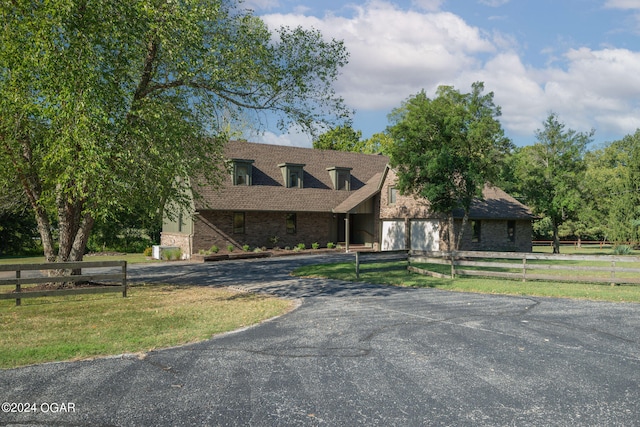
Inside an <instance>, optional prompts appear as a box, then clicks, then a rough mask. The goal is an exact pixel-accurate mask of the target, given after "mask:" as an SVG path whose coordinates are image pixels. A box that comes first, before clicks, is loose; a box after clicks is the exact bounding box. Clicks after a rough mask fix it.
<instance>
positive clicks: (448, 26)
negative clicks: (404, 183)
mask: <svg viewBox="0 0 640 427" xmlns="http://www.w3.org/2000/svg"><path fill="white" fill-rule="evenodd" d="M436 3H438V2H436ZM425 4H427V3H425ZM429 4H432V5H434V4H435V3H429ZM607 5H609V6H610V7H613V6H614V5H615V6H616V7H626V8H630V7H632V6H634V7H635V6H637V8H639V9H640V0H637V1H635V2H631V1H630V0H627V1H623V0H610V1H609V2H608V3H607ZM351 10H352V11H353V13H352V14H350V15H349V16H348V17H341V16H335V15H326V16H325V17H323V18H316V17H310V16H304V15H302V14H295V15H294V14H290V15H266V16H264V17H263V19H264V20H265V22H267V23H268V24H269V25H270V26H272V27H276V26H280V25H289V26H293V25H302V26H303V27H314V28H317V29H319V30H320V31H321V32H322V33H323V34H325V35H326V36H327V37H333V38H337V39H341V40H344V42H345V45H346V47H347V49H348V50H349V52H350V54H351V58H350V63H349V65H348V66H347V67H345V69H344V70H343V73H342V75H341V77H340V79H339V81H338V82H337V84H336V89H337V90H338V92H339V93H340V94H341V95H342V96H343V97H344V98H345V100H346V102H347V104H348V105H349V107H351V108H354V109H356V110H360V111H365V110H366V111H386V112H388V111H390V110H391V109H393V108H395V107H398V106H399V105H400V104H401V102H402V101H403V100H405V99H406V98H407V97H409V96H411V95H413V94H415V93H417V92H418V91H420V90H421V89H425V90H426V91H427V92H428V94H429V95H433V94H434V93H435V89H436V87H437V86H438V85H441V84H448V85H454V86H455V87H456V88H458V89H459V90H461V91H468V90H469V89H470V86H471V83H473V82H474V81H483V82H485V88H486V89H487V90H488V91H493V92H494V93H495V101H496V104H498V105H500V106H501V107H502V113H503V116H502V119H501V120H502V123H503V125H504V127H505V129H506V131H507V133H508V134H509V135H510V136H512V137H514V138H516V137H522V138H526V137H529V138H530V137H532V136H533V133H534V131H535V130H536V129H538V128H540V127H541V126H542V122H543V121H544V119H545V118H546V116H547V115H548V114H549V112H551V111H554V112H556V113H558V114H559V117H560V119H561V120H562V121H563V122H564V123H566V125H567V126H568V127H570V128H573V129H576V130H579V131H588V130H590V129H591V128H595V129H596V130H597V133H596V136H598V135H600V136H601V137H602V136H603V135H624V134H628V133H632V132H634V131H635V130H636V128H640V52H637V51H631V50H627V49H616V48H602V49H600V50H592V49H588V48H582V49H566V48H565V49H564V50H562V47H561V48H560V49H554V52H553V53H554V57H555V60H554V61H553V62H551V63H549V64H547V65H546V66H543V67H538V68H535V67H532V66H530V65H528V64H526V63H525V62H524V61H523V59H522V56H521V55H520V54H519V53H518V52H519V46H518V44H517V40H516V39H515V38H514V36H512V35H509V34H499V33H493V34H489V33H486V32H484V31H482V30H481V29H479V28H477V27H473V26H471V25H469V24H467V23H466V22H465V21H464V20H463V19H462V18H460V17H459V16H457V15H455V14H452V13H448V12H442V11H440V12H424V11H423V12H420V11H417V10H402V9H400V8H398V7H396V6H393V5H391V4H389V3H387V2H383V1H375V2H369V3H366V4H365V5H364V6H352V9H351ZM386 125H387V123H380V125H379V129H378V130H377V131H382V130H383V129H384V128H385V127H386ZM280 138H282V139H280ZM264 139H265V140H269V141H272V142H273V141H278V143H285V144H289V145H302V146H309V142H308V138H307V139H306V140H303V138H301V137H298V136H282V137H276V136H275V135H268V134H267V135H266V136H265V138H264Z"/></svg>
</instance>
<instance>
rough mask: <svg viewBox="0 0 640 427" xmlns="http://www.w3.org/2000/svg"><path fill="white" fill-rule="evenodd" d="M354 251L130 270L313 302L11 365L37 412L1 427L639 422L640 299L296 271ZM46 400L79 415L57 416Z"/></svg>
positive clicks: (2, 397) (2, 389) (7, 380)
mask: <svg viewBox="0 0 640 427" xmlns="http://www.w3.org/2000/svg"><path fill="white" fill-rule="evenodd" d="M345 257H347V255H336V256H331V257H318V256H316V257H296V258H280V259H278V258H271V259H262V260H253V261H234V262H224V263H208V264H154V265H141V266H132V267H131V268H130V271H129V273H130V275H131V277H132V280H145V281H160V282H165V283H166V282H171V283H193V284H202V285H229V286H235V287H240V288H245V289H250V290H253V291H255V292H268V293H271V294H275V295H279V296H284V297H289V298H299V299H301V301H302V305H301V306H300V307H299V308H298V309H297V310H295V311H293V312H291V313H289V314H287V315H285V316H283V317H280V318H277V319H274V320H272V321H269V322H266V323H263V324H261V325H259V326H256V327H253V328H249V329H246V330H243V331H240V332H236V333H232V334H226V335H223V336H219V337H217V338H214V339H211V340H208V341H206V342H202V343H198V344H194V345H189V346H184V347H179V348H173V349H167V350H159V351H153V352H150V353H148V354H147V355H146V357H144V358H138V357H134V356H120V357H115V358H105V359H98V360H92V361H83V362H71V363H50V364H43V365H37V366H31V367H26V368H20V369H14V370H7V371H0V402H29V403H35V404H36V405H35V406H36V409H37V411H36V412H35V413H33V412H32V413H24V414H11V413H1V412H0V426H3V425H16V426H17V425H20V426H23V425H54V426H78V425H91V426H143V425H148V426H193V425H211V426H218V425H219V426H245V425H246V426H295V425H304V426H306V425H312V426H315V425H327V426H355V425H366V426H372V425H380V426H432V425H433V426H440V425H443V426H460V425H469V426H478V425H491V426H494V425H500V426H511V425H512V426H541V425H558V426H564V425H567V426H569V425H571V426H573V425H589V426H591V425H608V426H615V425H620V426H633V425H640V408H639V406H638V402H640V310H639V309H640V306H639V305H637V304H612V303H597V302H585V301H570V300H554V299H545V298H531V297H507V296H491V295H476V294H466V293H452V292H445V291H440V290H435V289H403V288H393V287H386V286H375V285H366V284H347V283H341V282H338V281H329V280H317V279H297V278H293V277H290V276H289V275H288V272H289V271H290V270H291V269H292V268H294V267H295V266H297V265H301V264H305V263H310V262H320V261H325V260H328V259H345ZM0 351H1V349H0ZM43 403H45V404H50V403H58V404H60V403H72V405H66V406H65V407H64V409H65V411H66V412H65V411H60V410H59V411H58V412H57V413H54V412H53V411H52V410H51V409H49V411H48V412H45V411H43V409H44V410H47V409H48V408H50V406H46V405H45V406H43ZM71 406H72V407H73V411H71V410H70V407H71ZM57 408H58V409H59V408H62V406H60V405H59V406H58V407H57Z"/></svg>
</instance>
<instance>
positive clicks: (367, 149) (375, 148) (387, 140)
mask: <svg viewBox="0 0 640 427" xmlns="http://www.w3.org/2000/svg"><path fill="white" fill-rule="evenodd" d="M392 145H393V138H391V136H390V135H389V134H388V133H386V132H380V133H374V134H373V135H371V138H369V139H367V140H365V141H364V146H363V148H362V152H363V153H369V154H383V155H385V156H387V155H389V148H390V147H391V146H392Z"/></svg>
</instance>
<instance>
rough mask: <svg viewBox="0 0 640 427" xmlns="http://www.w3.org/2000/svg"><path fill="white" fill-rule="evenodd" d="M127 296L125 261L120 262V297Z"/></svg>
mask: <svg viewBox="0 0 640 427" xmlns="http://www.w3.org/2000/svg"><path fill="white" fill-rule="evenodd" d="M126 297H127V261H124V264H122V298H126Z"/></svg>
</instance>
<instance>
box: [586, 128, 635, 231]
mask: <svg viewBox="0 0 640 427" xmlns="http://www.w3.org/2000/svg"><path fill="white" fill-rule="evenodd" d="M586 161H587V170H586V177H587V179H586V180H585V183H586V185H587V191H588V193H589V196H590V197H589V199H590V200H592V205H593V209H594V210H595V211H596V212H597V214H598V218H601V220H600V226H601V228H602V229H603V231H604V232H605V234H606V237H607V238H608V239H610V240H613V241H615V242H637V241H638V239H640V228H639V226H640V130H638V131H636V132H635V134H633V135H628V136H626V137H624V138H623V139H622V140H619V141H614V142H612V143H610V144H608V145H607V146H606V147H604V148H602V149H599V150H594V151H592V152H590V153H587V156H586Z"/></svg>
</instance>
